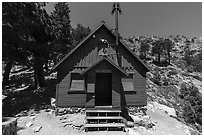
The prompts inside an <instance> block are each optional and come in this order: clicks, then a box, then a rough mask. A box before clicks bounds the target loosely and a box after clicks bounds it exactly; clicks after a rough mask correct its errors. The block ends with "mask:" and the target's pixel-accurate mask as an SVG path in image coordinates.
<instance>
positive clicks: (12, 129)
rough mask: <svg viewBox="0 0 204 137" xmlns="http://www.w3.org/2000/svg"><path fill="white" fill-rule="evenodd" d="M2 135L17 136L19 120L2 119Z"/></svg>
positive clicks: (11, 118)
mask: <svg viewBox="0 0 204 137" xmlns="http://www.w3.org/2000/svg"><path fill="white" fill-rule="evenodd" d="M2 135H17V119H16V118H13V117H4V118H2Z"/></svg>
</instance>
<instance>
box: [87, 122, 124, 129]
mask: <svg viewBox="0 0 204 137" xmlns="http://www.w3.org/2000/svg"><path fill="white" fill-rule="evenodd" d="M87 127H125V124H123V123H107V124H86V125H85V128H87Z"/></svg>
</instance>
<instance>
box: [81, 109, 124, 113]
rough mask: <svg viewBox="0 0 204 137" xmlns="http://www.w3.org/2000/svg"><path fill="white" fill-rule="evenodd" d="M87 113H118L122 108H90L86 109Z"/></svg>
mask: <svg viewBox="0 0 204 137" xmlns="http://www.w3.org/2000/svg"><path fill="white" fill-rule="evenodd" d="M85 112H86V113H90V112H92V113H100V112H116V113H121V110H114V109H113V110H111V109H95V110H94V109H88V110H86V111H85Z"/></svg>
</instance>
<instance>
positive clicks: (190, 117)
mask: <svg viewBox="0 0 204 137" xmlns="http://www.w3.org/2000/svg"><path fill="white" fill-rule="evenodd" d="M179 96H180V98H181V99H183V100H184V102H185V103H184V107H183V113H182V114H183V118H184V120H185V121H186V122H187V123H190V124H196V123H197V124H199V125H202V95H201V93H200V92H199V90H198V88H197V87H195V86H194V85H188V84H186V83H182V85H181V89H180V95H179Z"/></svg>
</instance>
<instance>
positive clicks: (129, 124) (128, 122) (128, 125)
mask: <svg viewBox="0 0 204 137" xmlns="http://www.w3.org/2000/svg"><path fill="white" fill-rule="evenodd" d="M125 125H126V126H127V127H134V122H132V121H127V122H126V123H125Z"/></svg>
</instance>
